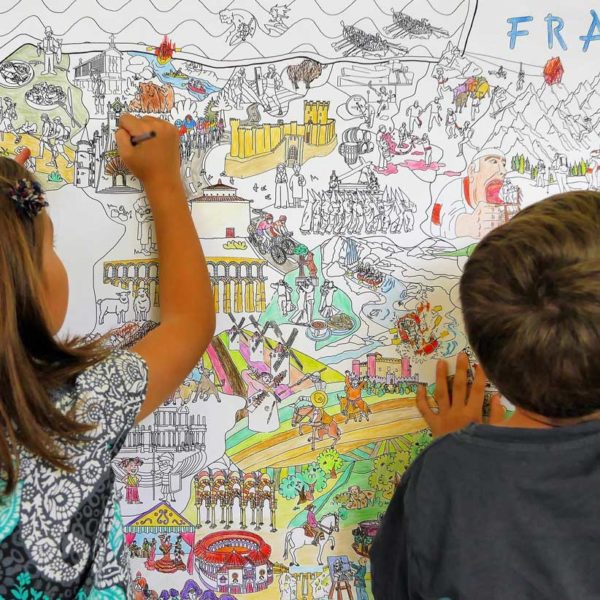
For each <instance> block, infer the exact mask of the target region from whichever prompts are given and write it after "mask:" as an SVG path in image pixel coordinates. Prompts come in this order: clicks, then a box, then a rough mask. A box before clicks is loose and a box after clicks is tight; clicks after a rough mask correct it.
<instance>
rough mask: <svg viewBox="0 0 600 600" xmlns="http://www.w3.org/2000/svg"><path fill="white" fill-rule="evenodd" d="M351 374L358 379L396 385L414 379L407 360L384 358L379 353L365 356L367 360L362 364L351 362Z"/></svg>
mask: <svg viewBox="0 0 600 600" xmlns="http://www.w3.org/2000/svg"><path fill="white" fill-rule="evenodd" d="M352 372H353V373H354V374H355V375H358V376H359V377H369V378H370V379H373V380H375V381H377V382H379V383H397V382H399V381H412V380H413V379H414V377H413V373H412V366H411V364H410V359H409V358H407V357H403V358H386V357H384V356H381V354H379V352H372V353H370V354H367V360H366V361H364V362H361V361H360V360H358V359H355V360H353V361H352ZM415 381H416V379H415Z"/></svg>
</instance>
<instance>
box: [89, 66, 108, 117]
mask: <svg viewBox="0 0 600 600" xmlns="http://www.w3.org/2000/svg"><path fill="white" fill-rule="evenodd" d="M91 83H92V95H93V97H94V104H95V105H96V114H97V115H101V114H102V113H103V112H104V99H105V98H106V83H105V82H104V80H103V79H102V77H101V76H100V73H99V72H98V71H97V70H94V71H92V75H91Z"/></svg>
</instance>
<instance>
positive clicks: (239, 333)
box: [227, 313, 249, 350]
mask: <svg viewBox="0 0 600 600" xmlns="http://www.w3.org/2000/svg"><path fill="white" fill-rule="evenodd" d="M227 316H228V317H229V318H230V319H231V322H232V323H233V325H232V326H231V327H230V328H229V349H230V350H239V349H240V339H241V338H244V340H245V341H246V343H248V342H249V339H248V336H247V335H246V332H245V331H244V330H243V329H242V327H243V326H244V323H245V321H246V317H242V318H241V319H240V321H239V323H238V322H237V321H236V320H235V317H234V316H233V314H232V313H227Z"/></svg>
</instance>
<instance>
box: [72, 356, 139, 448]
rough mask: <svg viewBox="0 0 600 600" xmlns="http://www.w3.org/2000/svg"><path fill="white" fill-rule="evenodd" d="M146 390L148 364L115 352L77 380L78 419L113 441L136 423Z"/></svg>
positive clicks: (88, 369)
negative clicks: (94, 427)
mask: <svg viewBox="0 0 600 600" xmlns="http://www.w3.org/2000/svg"><path fill="white" fill-rule="evenodd" d="M147 387H148V366H147V365H146V361H145V360H144V359H143V358H142V357H141V356H140V355H139V354H137V353H135V352H131V351H129V350H115V351H114V352H111V353H110V354H109V355H108V356H107V357H106V358H105V359H103V360H101V361H99V362H98V363H96V364H95V365H93V366H91V367H89V368H87V369H85V371H83V372H82V373H80V374H79V376H78V377H77V379H76V381H75V386H74V390H73V392H74V396H75V398H74V400H75V406H76V408H75V411H76V416H77V418H78V420H80V421H81V422H84V423H90V424H94V425H96V435H99V436H100V437H105V438H106V439H107V440H113V441H114V440H115V439H117V438H120V436H122V435H123V434H124V433H126V432H128V431H129V430H130V429H131V427H133V425H134V424H135V419H136V417H137V415H138V413H139V411H140V408H141V406H142V403H143V402H144V399H145V398H146V390H147ZM115 453H116V452H115Z"/></svg>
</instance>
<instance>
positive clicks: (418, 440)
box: [409, 429, 433, 462]
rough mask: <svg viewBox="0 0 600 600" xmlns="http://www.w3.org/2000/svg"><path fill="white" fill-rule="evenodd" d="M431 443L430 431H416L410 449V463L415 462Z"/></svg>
mask: <svg viewBox="0 0 600 600" xmlns="http://www.w3.org/2000/svg"><path fill="white" fill-rule="evenodd" d="M431 442H433V436H432V435H431V431H429V429H423V430H422V431H418V432H417V433H414V434H413V440H412V445H411V447H410V450H409V453H410V462H413V461H415V460H416V458H417V457H418V456H419V454H421V452H423V450H425V448H427V446H429V444H431Z"/></svg>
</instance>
